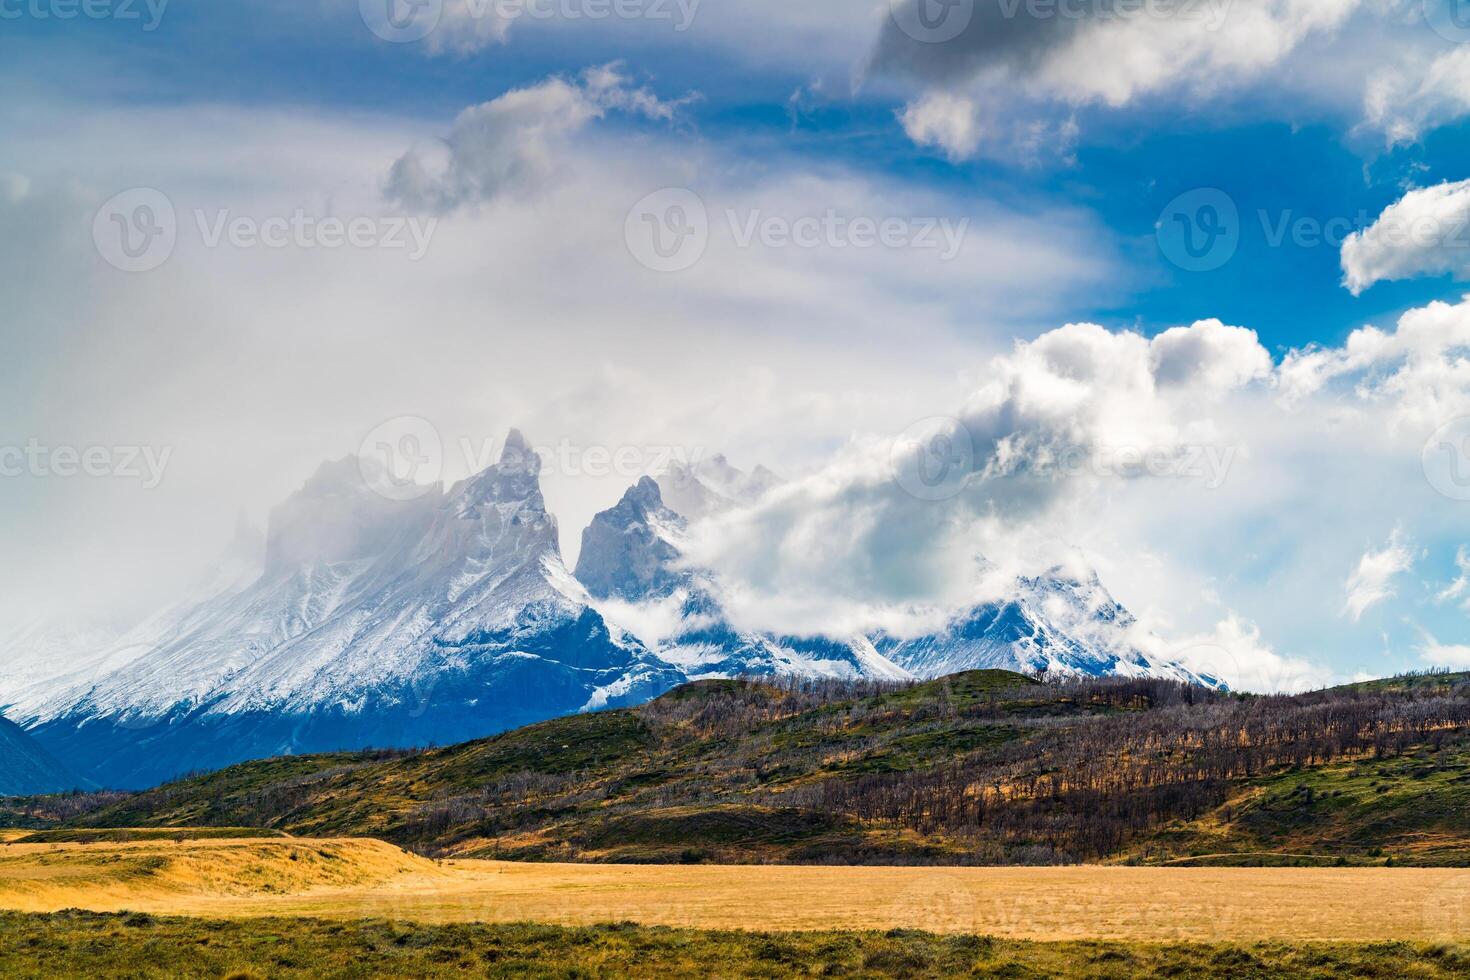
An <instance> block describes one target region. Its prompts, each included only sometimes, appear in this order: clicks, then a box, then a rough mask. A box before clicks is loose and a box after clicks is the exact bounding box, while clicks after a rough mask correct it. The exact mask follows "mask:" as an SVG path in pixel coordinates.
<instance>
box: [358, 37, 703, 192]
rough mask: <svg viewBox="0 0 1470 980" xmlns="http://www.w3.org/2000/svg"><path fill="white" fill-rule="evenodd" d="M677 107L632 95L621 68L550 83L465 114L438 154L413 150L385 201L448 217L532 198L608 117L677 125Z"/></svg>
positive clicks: (397, 169)
mask: <svg viewBox="0 0 1470 980" xmlns="http://www.w3.org/2000/svg"><path fill="white" fill-rule="evenodd" d="M681 102H682V100H681V101H680V102H665V101H662V100H660V99H659V98H658V97H657V96H656V95H654V94H653V93H652V92H650V91H649V90H648V89H647V88H641V87H640V88H634V87H633V86H632V85H631V84H630V82H629V79H628V77H627V76H626V75H625V74H624V73H623V72H622V70H621V68H620V66H619V65H616V64H610V65H604V66H602V67H599V68H591V69H588V70H587V71H585V72H583V74H582V76H581V78H580V79H578V80H576V81H568V80H566V79H563V78H550V79H547V80H546V81H544V82H541V83H539V84H537V85H533V86H529V87H527V88H520V89H513V90H512V91H510V92H507V93H505V94H504V95H501V96H498V97H497V98H495V99H492V100H491V101H489V102H486V103H484V104H482V105H477V106H472V107H470V108H468V109H465V110H464V111H463V112H461V113H460V114H459V116H458V117H457V118H456V119H455V120H454V125H453V127H452V128H451V129H450V131H449V135H448V136H447V137H445V139H444V140H443V142H442V144H441V145H440V146H438V147H437V148H435V149H434V150H417V149H415V150H410V151H409V152H407V153H405V154H404V155H403V156H402V157H400V158H399V159H398V161H397V162H396V163H394V164H393V169H392V171H391V172H390V174H389V175H388V182H387V194H388V196H389V197H390V198H391V199H393V200H395V201H397V202H398V203H400V204H402V205H403V206H404V207H406V208H408V209H410V210H413V211H432V212H439V213H444V212H449V211H453V210H455V209H457V208H461V207H466V206H472V205H476V204H483V203H486V202H489V201H492V200H494V199H495V198H496V197H498V196H500V195H501V194H506V193H515V194H534V193H536V192H537V191H539V190H541V189H542V188H543V187H544V186H545V185H546V183H547V182H548V181H549V180H550V179H552V177H553V176H554V175H555V174H556V173H557V172H558V170H559V168H561V166H562V157H563V156H564V155H565V153H566V152H567V147H568V144H569V141H570V140H571V138H572V137H573V136H575V135H576V134H577V133H579V132H580V131H581V130H582V129H583V128H585V127H586V126H587V125H588V124H589V123H591V122H593V121H594V120H597V119H601V118H603V117H604V116H605V115H606V114H607V113H608V112H610V111H620V112H628V113H634V114H636V115H640V116H645V117H647V118H649V119H658V120H669V119H672V118H673V115H674V111H675V109H676V108H677V107H678V106H679V105H680V104H681Z"/></svg>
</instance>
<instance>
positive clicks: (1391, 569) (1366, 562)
mask: <svg viewBox="0 0 1470 980" xmlns="http://www.w3.org/2000/svg"><path fill="white" fill-rule="evenodd" d="M1413 566H1414V552H1413V550H1412V549H1411V548H1410V547H1409V546H1408V545H1406V544H1404V542H1403V540H1402V536H1401V535H1400V533H1399V532H1398V531H1395V532H1394V533H1393V535H1392V536H1390V538H1389V540H1388V543H1387V544H1386V545H1384V546H1383V547H1382V548H1381V549H1379V550H1377V551H1374V550H1372V549H1369V550H1368V551H1367V552H1366V553H1365V554H1364V555H1363V557H1362V558H1361V559H1359V560H1358V567H1357V568H1356V569H1354V571H1353V573H1352V575H1350V576H1349V577H1348V580H1347V601H1346V603H1345V604H1344V605H1343V611H1344V612H1346V613H1347V614H1348V615H1350V616H1351V617H1352V618H1353V622H1359V621H1360V620H1362V618H1363V613H1365V612H1367V611H1368V610H1369V609H1371V608H1372V607H1373V606H1376V605H1377V604H1378V603H1380V602H1383V601H1384V600H1385V599H1391V598H1393V596H1394V591H1393V580H1394V579H1395V578H1397V577H1398V576H1399V575H1402V574H1403V573H1404V572H1407V571H1408V570H1409V569H1410V568H1412V567H1413Z"/></svg>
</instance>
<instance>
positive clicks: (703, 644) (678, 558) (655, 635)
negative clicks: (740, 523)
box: [577, 456, 910, 680]
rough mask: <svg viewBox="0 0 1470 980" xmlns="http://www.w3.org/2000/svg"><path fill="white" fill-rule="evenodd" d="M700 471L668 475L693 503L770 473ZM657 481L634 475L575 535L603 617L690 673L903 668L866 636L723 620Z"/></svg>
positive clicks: (761, 480)
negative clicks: (776, 631)
mask: <svg viewBox="0 0 1470 980" xmlns="http://www.w3.org/2000/svg"><path fill="white" fill-rule="evenodd" d="M712 464H713V465H712V466H707V467H705V475H706V477H712V478H713V479H714V480H715V481H717V484H718V487H719V488H720V489H718V490H717V489H713V488H712V487H711V486H710V484H708V483H706V482H705V479H704V478H701V477H700V476H698V475H696V474H695V473H693V472H691V471H690V470H687V469H685V470H681V471H680V474H679V475H678V476H677V477H675V478H673V480H672V482H674V483H675V484H676V485H678V486H679V488H680V490H679V492H681V493H682V494H683V495H684V499H691V500H696V501H698V502H699V506H700V507H702V508H713V509H716V510H717V509H720V508H723V507H725V506H735V505H736V498H735V497H733V496H729V495H727V493H726V491H729V492H731V493H738V494H745V495H750V494H757V495H758V494H759V493H764V492H765V489H768V488H769V486H770V485H772V483H771V481H773V480H774V477H768V476H764V475H761V474H763V473H768V472H769V471H763V470H758V471H757V472H756V473H755V474H752V475H751V476H749V477H747V476H746V475H744V474H742V473H741V472H740V471H738V470H736V469H735V468H734V467H732V466H730V465H729V464H728V463H727V462H726V461H725V459H724V457H721V456H717V457H715V459H714V461H712ZM667 479H668V478H665V479H661V480H659V481H658V482H655V481H654V480H652V479H650V478H648V477H644V478H643V479H642V480H640V481H639V482H638V483H637V485H635V486H634V487H632V488H631V489H630V490H629V491H628V492H627V493H626V494H624V495H623V499H622V500H621V501H619V502H618V504H617V506H615V507H613V508H611V509H609V510H606V511H603V512H602V513H600V514H598V515H597V516H596V517H595V518H593V520H592V523H591V524H590V525H589V526H588V528H587V529H586V531H584V532H583V534H582V550H581V555H580V557H579V559H578V561H577V578H578V580H579V581H581V582H582V584H583V585H585V586H586V587H587V591H588V592H589V593H590V594H591V595H592V596H593V597H594V599H595V600H597V607H598V609H599V611H600V612H602V613H603V615H604V616H606V617H607V618H608V619H609V620H610V621H612V622H618V623H622V624H624V625H625V626H626V627H627V628H628V629H629V631H630V632H633V633H635V634H636V635H638V636H639V637H640V638H641V639H642V640H643V642H644V643H645V644H646V645H648V646H649V647H650V648H651V649H653V650H654V651H655V652H656V653H657V654H658V656H659V657H661V658H662V659H664V660H666V661H668V662H669V663H671V664H673V665H674V666H675V667H677V668H679V669H680V670H681V671H683V672H684V673H685V674H687V675H688V676H689V677H691V678H702V677H730V676H735V675H743V676H762V675H773V674H794V675H800V676H810V677H839V678H855V677H869V678H878V679H884V680H906V679H908V678H909V676H910V675H909V673H908V672H907V671H905V670H903V669H902V668H900V667H897V666H896V665H894V664H893V663H891V662H889V661H888V660H887V659H886V658H884V657H883V656H882V655H881V654H880V653H879V652H878V651H877V650H875V649H874V648H873V645H872V643H870V642H869V641H868V639H867V638H866V637H860V636H859V637H851V638H830V637H820V636H819V637H797V636H772V635H769V634H762V633H755V632H750V631H745V630H739V629H736V628H735V627H734V626H732V625H731V624H730V623H729V621H728V620H727V618H726V616H725V613H724V610H723V609H722V608H721V605H720V602H719V600H718V599H717V598H716V596H717V594H718V587H717V585H716V583H715V582H714V580H713V578H712V576H711V575H710V574H709V573H708V572H707V571H705V570H702V569H693V568H687V567H685V566H684V565H683V563H682V554H681V550H680V544H681V542H682V541H683V539H684V535H685V533H686V531H687V529H688V520H687V519H686V517H685V516H684V515H682V514H679V513H676V512H675V511H674V510H673V509H672V508H670V507H668V506H665V504H664V501H663V496H662V491H661V487H662V486H663V485H664V483H665V482H666V480H667Z"/></svg>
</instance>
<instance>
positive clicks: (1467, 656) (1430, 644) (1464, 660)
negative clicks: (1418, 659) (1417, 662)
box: [1419, 633, 1470, 670]
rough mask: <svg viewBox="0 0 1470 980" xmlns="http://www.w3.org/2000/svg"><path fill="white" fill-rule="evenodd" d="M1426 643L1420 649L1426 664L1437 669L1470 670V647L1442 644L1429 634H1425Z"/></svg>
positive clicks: (1461, 644) (1460, 644)
mask: <svg viewBox="0 0 1470 980" xmlns="http://www.w3.org/2000/svg"><path fill="white" fill-rule="evenodd" d="M1423 636H1424V642H1423V643H1422V644H1421V645H1420V647H1419V653H1420V656H1422V657H1423V659H1424V661H1425V663H1429V664H1433V665H1434V666H1436V667H1450V668H1453V669H1459V670H1465V669H1470V646H1466V645H1465V644H1463V643H1440V642H1439V641H1438V640H1437V639H1435V638H1434V637H1433V636H1431V635H1430V634H1429V633H1424V634H1423Z"/></svg>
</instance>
